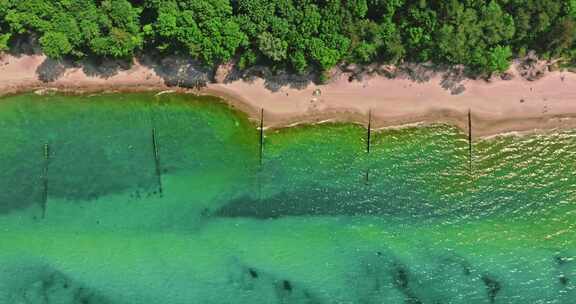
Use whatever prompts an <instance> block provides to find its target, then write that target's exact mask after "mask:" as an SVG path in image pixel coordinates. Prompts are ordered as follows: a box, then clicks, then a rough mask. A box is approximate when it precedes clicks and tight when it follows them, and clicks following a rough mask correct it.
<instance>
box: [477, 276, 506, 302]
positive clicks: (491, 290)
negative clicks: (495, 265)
mask: <svg viewBox="0 0 576 304" xmlns="http://www.w3.org/2000/svg"><path fill="white" fill-rule="evenodd" d="M482 282H484V285H486V289H487V291H488V299H490V303H496V296H497V295H498V292H499V291H500V290H501V289H502V285H501V284H500V282H498V281H496V280H495V279H493V278H491V277H489V276H487V275H483V276H482Z"/></svg>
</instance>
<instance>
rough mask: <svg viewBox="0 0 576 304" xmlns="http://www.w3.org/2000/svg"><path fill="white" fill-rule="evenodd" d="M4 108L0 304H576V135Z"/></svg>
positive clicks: (200, 108) (48, 105)
mask: <svg viewBox="0 0 576 304" xmlns="http://www.w3.org/2000/svg"><path fill="white" fill-rule="evenodd" d="M215 101H216V100H215V99H214V98H211V97H194V96H188V95H177V94H164V95H160V96H155V95H153V94H100V95H91V96H64V95H58V94H57V95H48V96H38V95H34V94H23V95H15V96H10V97H4V98H2V100H1V101H0V303H10V304H11V303H18V304H20V303H26V304H36V303H42V304H48V303H51V304H54V303H56V304H68V303H78V304H80V303H91V304H92V303H107V304H108V303H110V304H119V303H166V304H171V303H206V304H209V303H215V304H216V303H240V304H243V303H250V304H253V303H266V304H268V303H285V304H292V303H309V304H312V303H315V304H316V303H318V304H320V303H358V304H371V303H402V304H406V303H410V304H416V303H422V304H424V303H426V304H427V303H430V304H437V303H467V304H469V303H559V304H560V303H565V304H572V303H576V176H575V175H574V170H575V168H576V131H571V130H558V131H553V132H547V133H543V134H532V135H523V136H514V135H500V136H495V137H492V138H489V139H488V138H486V139H475V140H474V143H473V156H472V167H471V170H470V167H469V161H470V159H469V151H468V139H467V134H465V133H464V132H462V131H460V130H458V129H456V128H455V127H451V126H446V125H433V126H419V127H405V128H398V129H384V130H379V131H377V132H373V133H372V141H371V151H370V153H369V154H367V153H366V151H365V148H366V141H365V137H366V129H365V128H363V127H361V126H357V125H353V124H325V125H313V126H301V127H294V128H287V129H280V130H266V132H265V138H264V149H263V151H264V153H263V159H262V164H261V165H260V160H259V133H258V129H257V125H256V124H255V123H253V122H250V121H249V120H248V119H247V117H246V116H245V115H244V114H242V113H238V112H236V111H235V110H233V109H230V108H229V107H227V106H225V105H224V104H222V103H219V102H215Z"/></svg>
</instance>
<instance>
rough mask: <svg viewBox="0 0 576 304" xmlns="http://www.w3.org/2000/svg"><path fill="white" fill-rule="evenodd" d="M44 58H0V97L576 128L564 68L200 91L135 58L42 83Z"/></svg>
mask: <svg viewBox="0 0 576 304" xmlns="http://www.w3.org/2000/svg"><path fill="white" fill-rule="evenodd" d="M44 60H45V57H44V56H39V55H32V56H20V57H13V56H8V55H5V56H4V57H3V58H2V59H1V60H0V94H2V95H5V94H11V93H17V92H24V91H31V90H33V91H37V90H42V89H58V90H63V91H72V92H80V93H81V92H86V93H88V92H99V91H161V90H176V91H180V92H189V93H195V94H210V95H216V96H220V97H222V98H223V99H225V100H226V101H227V102H229V103H230V104H231V105H233V106H234V107H236V108H238V109H240V110H242V111H245V112H247V113H249V114H250V116H251V117H252V118H254V119H259V116H260V109H264V113H265V125H266V126H267V127H272V128H279V127H285V126H289V125H294V124H298V123H311V122H319V121H351V122H357V123H362V124H366V123H367V121H368V112H369V111H371V112H372V126H373V127H374V128H382V127H389V126H400V125H406V124H415V123H425V124H426V123H436V122H441V123H450V124H455V125H457V126H459V127H461V128H462V129H467V125H468V122H467V117H468V111H469V110H470V111H471V113H472V122H473V136H475V137H480V136H490V135H495V134H500V133H508V132H533V131H542V130H552V129H567V128H576V73H569V72H549V73H547V74H546V75H545V76H544V77H543V78H542V79H539V80H537V81H533V82H530V81H526V80H524V79H522V78H521V77H514V79H512V80H506V81H504V80H497V81H493V82H486V81H484V80H464V81H463V82H462V84H463V85H464V86H465V87H466V90H465V91H464V92H463V93H462V94H459V95H452V94H451V93H450V91H448V90H446V89H444V88H442V86H441V85H440V82H441V77H440V76H436V77H433V78H431V79H430V80H429V81H427V82H424V83H418V82H415V81H412V80H408V79H388V78H385V77H376V76H375V77H370V78H368V79H366V80H363V81H361V82H359V81H352V82H350V81H348V77H346V76H347V75H342V76H341V77H339V78H338V79H335V80H333V81H331V82H330V83H329V84H326V85H314V84H311V85H308V86H307V87H306V88H304V89H293V88H289V87H283V88H281V89H280V90H279V91H277V92H272V91H270V90H269V89H267V88H266V87H265V81H264V80H263V79H256V80H255V81H253V82H247V81H242V80H239V81H234V82H231V83H213V84H209V85H208V86H207V87H205V88H203V89H201V90H200V91H198V90H186V89H174V88H173V87H168V86H167V85H166V84H165V83H164V80H163V79H162V78H161V77H160V76H159V75H157V74H156V73H155V71H154V70H152V69H151V68H148V67H146V66H143V65H141V64H139V63H135V64H134V65H133V66H132V67H131V68H130V69H128V70H120V71H119V72H118V73H117V74H115V75H113V76H111V77H108V78H103V77H98V76H89V75H86V73H84V71H83V70H82V69H81V68H69V69H67V70H66V71H65V72H64V74H63V75H62V76H60V77H59V78H58V79H56V80H55V81H52V82H42V81H41V80H40V79H39V77H38V74H37V69H38V67H39V66H40V65H41V64H42V62H44ZM510 72H511V73H512V74H514V73H515V70H514V69H511V71H510Z"/></svg>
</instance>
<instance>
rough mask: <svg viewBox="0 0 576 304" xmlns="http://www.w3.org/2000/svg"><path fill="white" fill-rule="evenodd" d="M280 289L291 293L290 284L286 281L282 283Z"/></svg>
mask: <svg viewBox="0 0 576 304" xmlns="http://www.w3.org/2000/svg"><path fill="white" fill-rule="evenodd" d="M282 288H283V289H284V290H286V291H288V292H291V291H292V283H290V281H288V280H284V281H282Z"/></svg>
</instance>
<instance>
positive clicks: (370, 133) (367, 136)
mask: <svg viewBox="0 0 576 304" xmlns="http://www.w3.org/2000/svg"><path fill="white" fill-rule="evenodd" d="M371 136H372V109H370V110H368V130H367V131H366V154H367V155H370V144H371ZM369 180H370V168H366V176H365V182H366V184H368V182H369Z"/></svg>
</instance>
